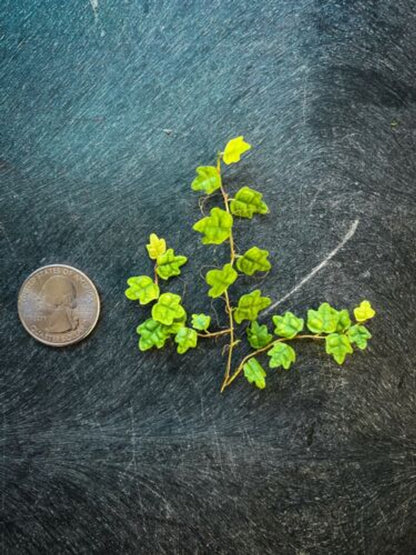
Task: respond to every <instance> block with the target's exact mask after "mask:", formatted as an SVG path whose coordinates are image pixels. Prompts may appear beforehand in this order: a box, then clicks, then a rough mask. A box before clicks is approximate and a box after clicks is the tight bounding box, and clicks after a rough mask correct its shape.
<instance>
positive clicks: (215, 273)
mask: <svg viewBox="0 0 416 555" xmlns="http://www.w3.org/2000/svg"><path fill="white" fill-rule="evenodd" d="M237 276H238V274H237V272H236V271H235V270H234V268H233V267H232V265H231V264H230V263H228V264H225V266H223V268H222V270H209V271H208V272H207V275H206V276H205V280H206V282H207V283H208V285H211V289H210V290H209V291H208V295H209V296H210V297H213V298H214V299H215V298H216V297H219V296H220V295H222V294H223V293H224V291H226V290H227V289H228V287H229V286H230V285H231V284H232V283H234V282H235V280H236V279H237Z"/></svg>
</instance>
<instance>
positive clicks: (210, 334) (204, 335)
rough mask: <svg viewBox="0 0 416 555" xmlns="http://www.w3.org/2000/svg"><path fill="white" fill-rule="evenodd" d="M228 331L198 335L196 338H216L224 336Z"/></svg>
mask: <svg viewBox="0 0 416 555" xmlns="http://www.w3.org/2000/svg"><path fill="white" fill-rule="evenodd" d="M230 331H231V330H230V329H229V328H227V329H226V330H221V331H214V332H206V333H198V334H197V335H198V337H218V336H219V335H225V334H227V333H230Z"/></svg>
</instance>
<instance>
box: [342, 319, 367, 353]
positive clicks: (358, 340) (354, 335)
mask: <svg viewBox="0 0 416 555" xmlns="http://www.w3.org/2000/svg"><path fill="white" fill-rule="evenodd" d="M347 335H348V339H349V340H350V341H351V343H355V344H356V345H357V347H358V348H359V349H362V350H363V349H365V348H366V347H367V340H368V339H371V333H370V332H369V331H368V329H367V328H366V327H365V326H360V325H359V324H356V325H355V326H352V327H351V328H350V329H349V330H348V332H347Z"/></svg>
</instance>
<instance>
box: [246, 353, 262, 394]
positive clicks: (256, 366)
mask: <svg viewBox="0 0 416 555" xmlns="http://www.w3.org/2000/svg"><path fill="white" fill-rule="evenodd" d="M243 369H244V376H245V377H246V379H247V381H248V382H249V383H254V385H255V386H256V387H258V388H259V389H264V388H265V387H266V379H265V378H266V372H265V370H264V368H263V367H262V365H261V364H260V363H259V362H258V360H257V359H256V358H254V357H253V358H250V359H249V360H248V361H247V362H246V363H245V364H244V366H243Z"/></svg>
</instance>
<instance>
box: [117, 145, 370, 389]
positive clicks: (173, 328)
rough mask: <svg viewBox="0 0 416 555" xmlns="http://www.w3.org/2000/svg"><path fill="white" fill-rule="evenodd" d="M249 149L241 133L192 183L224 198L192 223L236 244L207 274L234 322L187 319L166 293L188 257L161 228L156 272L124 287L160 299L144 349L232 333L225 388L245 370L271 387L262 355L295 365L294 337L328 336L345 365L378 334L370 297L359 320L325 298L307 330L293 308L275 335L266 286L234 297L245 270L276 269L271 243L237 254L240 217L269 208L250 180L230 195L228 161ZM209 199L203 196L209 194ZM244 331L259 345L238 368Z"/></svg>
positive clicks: (153, 254)
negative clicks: (262, 318)
mask: <svg viewBox="0 0 416 555" xmlns="http://www.w3.org/2000/svg"><path fill="white" fill-rule="evenodd" d="M250 148H251V145H249V144H248V143H247V142H245V141H244V138H243V137H242V136H241V137H236V138H235V139H232V140H230V141H229V142H228V143H227V145H226V147H225V149H224V151H223V152H219V153H218V156H217V163H216V165H215V166H200V167H198V168H197V169H196V173H197V175H196V177H195V179H194V180H193V182H192V185H191V187H192V189H193V190H194V191H198V192H201V193H203V195H204V197H205V198H206V197H208V196H210V195H214V194H218V193H219V194H220V198H222V204H223V206H222V207H219V206H218V207H214V208H212V209H211V210H210V213H209V215H208V216H205V215H204V217H203V218H202V219H200V220H199V221H197V222H196V223H195V224H194V225H193V229H194V230H195V231H196V232H198V233H200V234H201V236H202V238H201V240H202V243H203V244H204V245H219V244H222V243H225V242H227V243H228V245H229V259H228V260H227V261H226V262H225V264H224V265H223V266H222V268H212V269H211V270H209V271H208V272H207V273H206V276H205V281H206V283H207V285H208V287H209V289H208V296H209V297H211V298H214V299H215V298H218V297H222V298H223V300H224V304H225V312H226V318H227V320H228V324H227V326H226V327H223V328H220V329H217V330H215V329H214V330H213V329H211V317H210V316H208V315H207V314H203V313H201V314H192V315H191V322H190V325H187V320H188V317H187V312H186V310H185V308H184V307H183V306H182V299H181V296H180V295H177V294H175V293H171V292H164V293H161V292H160V284H159V278H161V279H162V280H164V281H167V280H168V279H170V278H172V277H174V276H178V275H179V274H180V273H181V267H182V266H183V265H184V264H185V263H186V262H187V260H188V259H187V257H186V256H182V255H177V254H175V252H174V250H173V249H171V248H167V247H166V241H165V240H164V239H160V238H159V237H158V236H157V235H156V234H154V233H152V234H151V235H150V238H149V244H148V245H147V251H148V254H149V257H150V258H151V260H153V261H154V276H153V277H150V276H147V275H140V276H134V277H131V278H129V279H128V280H127V283H128V285H129V288H128V289H127V290H126V292H125V294H126V296H127V298H128V299H131V300H133V301H139V303H140V304H142V305H147V304H150V303H153V305H152V309H151V317H150V318H148V319H147V320H145V321H144V322H142V323H141V324H140V325H139V326H138V327H137V333H138V334H139V336H140V338H139V349H140V350H141V351H147V350H148V349H151V348H153V347H156V348H157V349H160V348H162V347H164V346H165V344H166V342H167V341H168V340H169V339H170V338H173V340H174V342H175V343H176V344H177V352H178V353H179V354H184V353H186V352H187V351H188V350H189V349H193V348H195V347H196V346H197V345H198V341H199V340H201V339H204V340H205V339H217V338H219V337H222V338H224V337H227V338H228V344H226V352H227V355H226V364H225V373H224V378H223V381H222V385H221V391H224V389H225V388H226V387H227V386H229V385H230V384H231V383H232V382H233V381H234V380H235V379H236V378H237V377H238V376H240V375H244V376H245V378H246V379H247V381H248V382H249V383H252V384H254V385H255V386H256V387H258V388H260V389H264V387H266V371H265V369H264V368H263V366H262V365H261V363H260V362H259V357H260V356H262V355H267V356H268V357H269V359H268V364H269V367H270V368H279V367H282V368H284V369H285V370H289V368H290V367H291V366H292V364H293V363H294V362H295V360H296V352H295V350H294V348H293V347H292V345H290V344H289V342H293V341H299V340H301V339H304V340H313V341H322V342H324V343H325V350H326V353H328V354H329V355H332V356H333V358H334V360H335V361H336V362H337V363H338V364H343V362H344V360H345V358H346V356H347V355H348V354H351V353H352V352H353V346H355V347H356V348H358V349H361V350H362V349H365V348H366V346H367V341H368V339H370V338H371V334H370V332H369V330H368V329H367V328H366V326H365V325H364V323H366V322H367V321H368V320H369V319H370V318H372V317H373V316H374V315H375V311H374V310H373V309H372V307H371V305H370V303H369V302H368V301H366V300H364V301H362V302H361V304H360V305H359V306H357V307H356V308H354V310H353V313H354V319H355V321H354V322H353V321H352V320H351V317H350V314H349V312H348V310H347V309H342V310H336V309H335V308H334V307H332V306H330V305H329V304H328V303H327V302H324V303H322V304H321V305H320V306H319V307H318V308H317V309H310V310H308V311H307V317H306V328H307V329H308V331H309V332H310V333H302V332H303V330H304V329H305V320H304V319H303V318H299V317H298V316H296V315H295V314H293V313H292V312H289V311H288V312H285V313H284V314H275V315H274V316H272V321H273V324H274V330H273V333H274V335H273V334H272V333H271V332H270V330H269V328H268V327H267V325H266V324H260V323H259V322H258V317H259V313H260V312H261V311H262V310H264V309H265V308H267V307H268V306H270V305H271V302H272V301H271V299H270V298H269V297H267V296H263V295H262V292H261V291H260V289H254V290H253V291H250V292H248V293H245V294H243V295H241V296H240V297H239V298H238V300H237V301H236V302H235V301H232V300H231V297H230V293H229V289H230V287H231V286H232V285H233V284H234V283H235V282H236V280H237V279H238V277H239V276H240V275H242V274H244V275H248V276H252V275H253V274H256V273H258V272H269V270H270V269H271V263H270V261H269V252H268V251H267V250H265V249H261V248H259V247H257V246H250V248H248V249H247V250H246V251H245V252H242V253H238V252H237V251H236V248H235V242H234V236H233V223H234V218H249V219H252V218H253V217H257V215H264V214H268V213H269V208H268V206H267V205H266V203H265V202H264V200H263V195H262V194H261V193H260V192H258V191H256V190H255V189H252V188H251V187H247V186H244V187H242V188H241V189H239V190H238V191H237V192H236V194H235V195H233V197H232V198H231V197H230V196H229V194H228V193H227V191H226V189H225V186H224V183H223V179H222V163H224V164H226V165H229V164H235V163H236V162H238V161H239V160H240V158H241V155H242V154H243V153H244V152H246V151H247V150H249V149H250ZM205 198H202V199H201V200H202V201H204V200H205ZM200 206H201V203H200ZM246 323H248V324H246ZM242 324H246V327H245V333H242V334H241V332H240V326H241V325H242ZM243 331H244V330H243ZM244 335H245V337H246V338H247V341H248V344H249V345H250V347H251V349H252V350H251V352H250V353H249V354H248V355H246V356H245V357H244V358H243V359H242V360H241V361H240V362H239V364H238V365H237V366H236V367H235V368H234V369H233V366H232V365H233V359H234V352H235V348H236V346H237V345H238V344H239V343H240V342H241V341H242V339H241V338H242V336H244ZM265 358H266V357H265ZM266 360H267V359H266Z"/></svg>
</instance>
